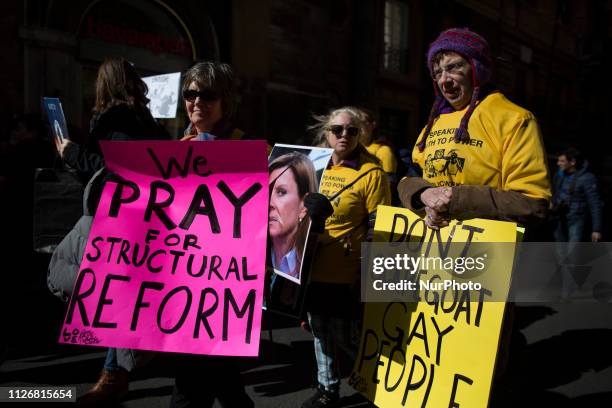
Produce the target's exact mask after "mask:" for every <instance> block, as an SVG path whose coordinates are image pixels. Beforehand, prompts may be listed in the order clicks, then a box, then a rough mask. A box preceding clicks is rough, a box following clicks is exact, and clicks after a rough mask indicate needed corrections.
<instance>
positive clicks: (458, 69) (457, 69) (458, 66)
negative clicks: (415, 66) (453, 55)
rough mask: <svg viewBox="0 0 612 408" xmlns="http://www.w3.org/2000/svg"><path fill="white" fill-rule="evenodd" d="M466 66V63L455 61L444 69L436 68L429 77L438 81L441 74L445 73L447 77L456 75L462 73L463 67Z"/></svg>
mask: <svg viewBox="0 0 612 408" xmlns="http://www.w3.org/2000/svg"><path fill="white" fill-rule="evenodd" d="M466 65H467V61H456V62H452V63H450V64H448V65H447V66H445V67H438V68H436V69H434V70H433V72H432V73H431V77H432V78H433V79H434V80H436V81H439V80H440V78H442V73H444V72H447V73H448V74H449V75H457V74H459V73H462V72H463V67H465V66H466Z"/></svg>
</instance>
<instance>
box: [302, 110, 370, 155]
mask: <svg viewBox="0 0 612 408" xmlns="http://www.w3.org/2000/svg"><path fill="white" fill-rule="evenodd" d="M341 113H346V114H347V115H349V116H350V117H351V119H352V121H353V125H355V126H357V128H359V135H358V136H359V140H361V139H362V137H363V135H364V134H365V128H364V120H363V114H362V112H361V110H359V109H358V108H356V107H354V106H343V107H341V108H338V109H334V110H332V111H330V112H329V113H328V114H327V115H312V118H313V119H314V120H315V122H316V123H315V124H314V125H311V126H309V127H308V130H309V131H311V132H313V133H314V145H315V146H320V147H330V146H329V143H327V138H326V137H325V132H326V131H327V130H328V129H327V128H328V127H329V124H330V123H331V121H332V120H333V119H334V118H335V117H336V116H338V115H340V114H341Z"/></svg>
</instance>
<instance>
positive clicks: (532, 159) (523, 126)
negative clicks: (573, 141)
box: [501, 115, 551, 200]
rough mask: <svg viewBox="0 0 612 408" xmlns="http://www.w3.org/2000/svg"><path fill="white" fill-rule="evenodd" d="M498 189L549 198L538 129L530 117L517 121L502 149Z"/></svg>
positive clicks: (546, 174) (540, 136) (540, 135)
mask: <svg viewBox="0 0 612 408" xmlns="http://www.w3.org/2000/svg"><path fill="white" fill-rule="evenodd" d="M501 167H502V169H501V170H502V189H503V190H506V191H517V192H519V193H522V194H524V195H526V196H527V197H530V198H543V199H546V200H549V199H550V197H551V191H550V182H549V179H548V166H547V164H546V155H545V153H544V143H543V141H542V134H541V133H540V128H539V127H538V124H537V122H536V120H535V118H534V117H533V116H532V115H527V116H526V117H524V118H522V119H521V120H518V121H517V123H516V125H515V126H514V128H512V129H509V136H508V137H507V138H505V139H504V145H503V148H502V166H501Z"/></svg>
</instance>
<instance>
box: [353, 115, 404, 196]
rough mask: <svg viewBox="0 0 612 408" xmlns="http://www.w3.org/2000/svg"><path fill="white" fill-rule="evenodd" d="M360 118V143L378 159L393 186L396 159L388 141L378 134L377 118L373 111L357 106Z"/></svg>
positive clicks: (395, 180)
mask: <svg viewBox="0 0 612 408" xmlns="http://www.w3.org/2000/svg"><path fill="white" fill-rule="evenodd" d="M359 110H360V112H361V115H362V118H363V126H364V131H363V135H362V137H361V143H362V144H363V146H364V147H365V148H366V150H367V151H368V152H369V153H370V154H372V155H374V156H376V158H377V159H378V160H379V161H380V165H381V167H382V168H383V170H384V171H385V173H387V176H388V177H389V181H390V182H391V185H392V186H394V185H395V183H396V182H397V179H396V175H395V173H396V172H397V159H396V158H395V153H393V149H392V148H391V144H390V142H389V141H388V140H387V139H385V138H384V137H381V136H380V135H379V134H378V129H377V126H378V123H377V121H378V118H377V117H376V115H375V113H374V111H372V110H370V109H365V108H359Z"/></svg>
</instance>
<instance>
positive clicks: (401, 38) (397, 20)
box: [383, 0, 408, 73]
mask: <svg viewBox="0 0 612 408" xmlns="http://www.w3.org/2000/svg"><path fill="white" fill-rule="evenodd" d="M384 47H385V48H384V52H385V54H384V61H383V66H384V68H385V69H386V70H387V71H393V72H402V73H405V72H407V67H408V5H407V4H406V3H404V2H403V1H400V0H386V1H385V28H384Z"/></svg>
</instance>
